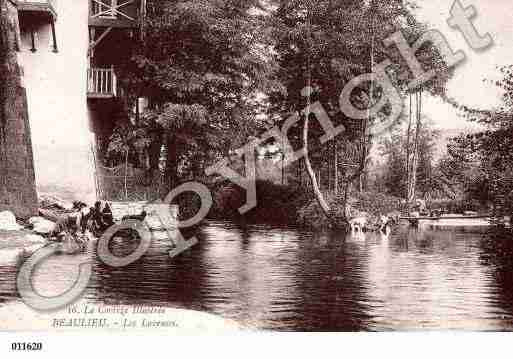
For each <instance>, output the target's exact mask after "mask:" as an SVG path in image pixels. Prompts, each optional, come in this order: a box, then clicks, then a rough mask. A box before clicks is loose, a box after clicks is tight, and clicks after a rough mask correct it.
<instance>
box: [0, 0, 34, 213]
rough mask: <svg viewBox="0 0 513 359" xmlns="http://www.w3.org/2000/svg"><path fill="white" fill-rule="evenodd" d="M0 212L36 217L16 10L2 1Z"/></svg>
mask: <svg viewBox="0 0 513 359" xmlns="http://www.w3.org/2000/svg"><path fill="white" fill-rule="evenodd" d="M0 7H1V13H0V67H1V68H0V73H1V74H2V81H1V82H0V210H6V209H7V210H11V211H13V212H14V213H15V214H16V215H17V216H18V217H29V216H31V215H35V214H37V193H36V186H35V174H34V160H33V154H32V142H31V138H30V126H29V122H28V110H27V96H26V92H25V89H24V88H23V87H22V85H21V71H20V66H19V64H18V60H17V54H16V48H17V44H16V41H17V35H16V31H17V16H18V14H17V11H16V10H15V9H14V8H13V5H12V4H11V3H10V2H9V1H8V0H0Z"/></svg>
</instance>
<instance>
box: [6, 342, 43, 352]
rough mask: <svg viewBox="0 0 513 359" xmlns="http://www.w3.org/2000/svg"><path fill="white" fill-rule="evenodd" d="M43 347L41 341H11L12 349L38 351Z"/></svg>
mask: <svg viewBox="0 0 513 359" xmlns="http://www.w3.org/2000/svg"><path fill="white" fill-rule="evenodd" d="M42 349H43V343H12V344H11V350H13V351H39V350H42Z"/></svg>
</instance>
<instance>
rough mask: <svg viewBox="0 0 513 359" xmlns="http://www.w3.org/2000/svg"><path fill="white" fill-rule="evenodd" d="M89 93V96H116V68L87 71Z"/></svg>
mask: <svg viewBox="0 0 513 359" xmlns="http://www.w3.org/2000/svg"><path fill="white" fill-rule="evenodd" d="M87 95H88V97H89V98H109V97H116V96H117V78H116V73H115V72H114V69H112V68H110V69H102V68H92V69H89V70H88V71H87Z"/></svg>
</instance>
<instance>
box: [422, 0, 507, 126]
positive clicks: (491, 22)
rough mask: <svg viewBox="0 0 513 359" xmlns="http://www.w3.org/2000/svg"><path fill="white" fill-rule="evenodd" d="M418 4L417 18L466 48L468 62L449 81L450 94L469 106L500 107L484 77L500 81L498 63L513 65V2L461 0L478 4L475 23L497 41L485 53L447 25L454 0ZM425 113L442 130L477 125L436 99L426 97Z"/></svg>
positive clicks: (495, 91)
mask: <svg viewBox="0 0 513 359" xmlns="http://www.w3.org/2000/svg"><path fill="white" fill-rule="evenodd" d="M416 3H417V5H418V6H419V7H420V8H419V9H418V10H416V14H417V15H418V19H419V20H421V21H422V22H424V23H426V24H428V26H429V27H430V28H434V29H437V30H439V31H440V32H441V33H442V34H444V35H445V37H446V38H447V40H448V41H449V44H450V45H451V47H452V48H453V51H457V50H463V52H464V53H465V54H466V56H467V60H466V62H465V63H462V64H460V65H457V67H456V68H455V74H454V77H453V78H452V79H451V80H450V82H449V83H448V95H449V96H450V97H453V98H455V99H456V100H457V101H458V102H459V103H461V104H465V105H467V106H470V107H475V108H481V109H489V108H492V107H495V106H498V105H499V104H500V103H501V98H500V96H501V93H500V91H499V90H498V89H497V87H495V86H494V85H493V84H489V83H485V82H484V81H483V80H485V79H488V80H493V81H496V80H499V79H500V78H501V76H500V73H499V70H498V69H497V66H502V65H507V64H513V36H512V35H513V21H512V14H513V1H511V0H461V3H462V5H463V6H464V7H467V6H470V5H473V6H474V7H475V9H476V11H477V16H476V17H475V18H474V19H473V22H474V24H475V27H476V29H477V30H478V32H479V33H480V34H481V35H484V34H486V33H489V34H490V35H491V37H492V39H493V40H494V44H493V46H492V47H490V48H488V49H487V50H485V51H484V52H475V51H474V50H472V49H471V48H470V46H468V45H467V43H466V42H465V40H464V38H463V35H462V34H461V33H460V32H459V31H457V30H455V29H452V28H451V27H449V25H448V24H447V19H449V17H450V13H449V12H450V9H451V7H452V4H453V0H416ZM424 115H426V116H428V117H430V118H431V119H432V120H433V121H434V122H435V124H436V125H437V127H439V128H441V129H464V128H473V127H476V125H473V124H472V123H469V122H468V121H467V120H465V119H464V118H462V117H461V116H459V115H458V113H457V111H456V110H455V109H454V108H453V107H452V106H450V105H449V104H446V103H444V102H443V101H441V100H439V99H436V98H427V99H425V102H424Z"/></svg>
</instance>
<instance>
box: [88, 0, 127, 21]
mask: <svg viewBox="0 0 513 359" xmlns="http://www.w3.org/2000/svg"><path fill="white" fill-rule="evenodd" d="M91 1H92V3H91V17H99V18H107V19H117V18H118V17H119V18H124V19H127V20H131V21H135V19H134V18H133V17H132V16H129V15H128V14H127V13H126V11H125V7H127V6H130V5H131V4H133V3H134V2H135V0H91Z"/></svg>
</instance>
